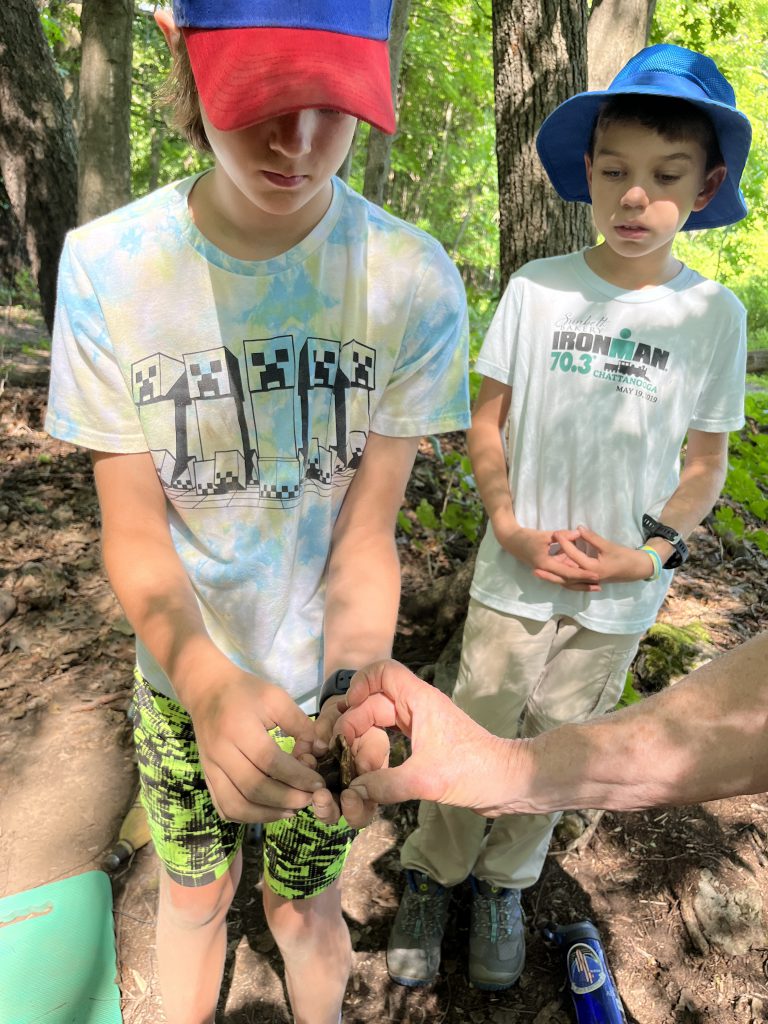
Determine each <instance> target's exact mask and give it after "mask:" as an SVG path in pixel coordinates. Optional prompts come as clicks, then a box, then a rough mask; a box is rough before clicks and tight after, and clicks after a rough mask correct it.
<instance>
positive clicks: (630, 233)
mask: <svg viewBox="0 0 768 1024" xmlns="http://www.w3.org/2000/svg"><path fill="white" fill-rule="evenodd" d="M614 230H615V232H616V234H617V235H619V236H620V237H621V238H645V236H646V235H647V234H648V228H644V227H643V226H642V225H641V224H617V225H616V227H615V228H614Z"/></svg>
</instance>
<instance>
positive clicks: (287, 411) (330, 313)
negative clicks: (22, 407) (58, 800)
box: [46, 178, 469, 707]
mask: <svg viewBox="0 0 768 1024" xmlns="http://www.w3.org/2000/svg"><path fill="white" fill-rule="evenodd" d="M195 180H196V179H195V178H190V179H186V180H184V181H182V182H180V183H176V184H173V185H169V186H167V187H165V188H162V189H160V190H159V191H157V192H154V193H153V194H152V195H150V196H147V197H146V198H144V199H140V200H138V201H136V202H134V203H132V204H130V205H129V206H127V207H125V208H123V209H121V210H117V211H116V212H114V213H112V214H109V215H107V216H106V217H102V218H100V219H99V220H97V221H94V222H92V223H90V224H87V225H85V226H84V227H81V228H78V229H77V230H76V231H73V232H72V233H71V234H70V235H69V236H68V238H67V241H66V244H65V247H64V252H63V254H62V259H61V266H60V270H59V293H58V305H57V311H56V323H55V328H54V341H53V354H52V368H51V390H50V399H49V407H48V415H47V419H46V428H47V429H48V431H49V432H50V433H51V434H53V435H54V436H56V437H59V438H61V439H63V440H66V441H71V442H72V443H74V444H78V445H82V446H83V447H86V448H90V449H93V450H95V451H102V452H123V453H129V452H145V451H149V452H151V454H152V458H153V459H154V463H155V466H156V468H157V473H158V476H159V478H160V481H161V483H162V486H163V488H164V490H165V494H166V497H167V501H168V517H169V522H170V529H171V534H172V537H173V542H174V545H175V547H176V550H177V552H178V554H179V556H180V558H181V560H182V562H183V564H184V567H185V569H186V571H187V573H188V574H189V577H190V580H191V581H192V585H193V587H194V590H195V593H196V595H197V598H198V601H199V603H200V607H201V610H202V614H203V617H204V620H205V623H206V626H207V629H208V631H209V633H210V636H211V637H212V639H213V640H214V642H215V643H216V644H217V645H218V646H219V647H220V648H221V650H223V651H224V653H226V654H227V655H228V656H229V657H230V658H231V659H232V660H233V661H234V662H235V663H237V664H238V665H241V666H242V667H243V668H246V669H249V670H250V671H253V672H256V673H258V674H259V675H260V676H262V677H263V678H266V679H269V680H271V681H272V682H275V683H278V684H280V685H282V686H283V687H284V688H285V689H286V690H287V691H288V692H289V693H290V694H291V695H292V696H293V697H294V698H295V699H296V700H297V701H298V702H299V703H300V704H302V706H305V707H311V706H312V702H313V700H314V696H315V694H316V691H317V688H318V686H319V684H320V682H321V673H322V664H321V662H322V626H323V596H324V594H323V588H324V570H325V565H326V561H327V557H328V551H329V547H330V542H331V532H332V529H333V525H334V522H335V520H336V517H337V515H338V512H339V509H340V507H341V503H342V501H343V498H344V495H345V493H346V490H347V488H348V487H349V484H350V482H351V480H352V478H353V477H354V474H355V470H356V467H357V466H358V464H359V462H360V459H361V457H362V456H363V452H364V450H365V444H366V439H367V437H368V434H369V432H370V431H374V432H375V433H378V434H384V435H388V436H393V437H408V436H418V435H421V434H430V433H437V432H441V431H448V430H457V429H463V428H465V427H466V426H467V425H468V422H469V398H468V387H467V316H466V302H465V297H464V289H463V286H462V283H461V279H460V278H459V275H458V273H457V271H456V269H455V267H454V266H453V264H452V263H451V261H450V260H449V259H448V257H447V255H446V254H445V251H444V250H443V249H442V247H441V246H440V245H439V243H437V242H436V241H435V240H434V239H432V238H430V237H429V236H428V235H427V234H425V233H424V232H423V231H420V230H418V229H417V228H414V227H412V226H410V225H408V224H405V223H403V222H402V221H399V220H397V219H396V218H394V217H392V216H390V215H389V214H387V213H385V212H384V211H382V210H381V209H379V208H378V207H376V206H373V205H372V204H370V203H369V202H367V201H366V200H365V199H364V198H362V197H361V196H359V195H358V194H357V193H355V192H353V191H352V190H351V189H349V188H348V187H347V186H346V185H345V184H343V183H342V182H341V181H339V180H337V179H334V182H333V200H332V202H331V205H330V208H329V210H328V212H327V213H326V215H325V216H324V217H323V219H322V220H321V221H320V223H319V224H318V225H317V226H316V228H315V229H314V230H313V231H312V232H311V233H310V234H309V235H308V236H307V237H306V238H305V239H304V240H303V241H302V242H301V243H300V244H299V245H297V246H295V247H294V248H293V249H290V250H289V251H288V252H286V253H284V254H282V255H281V256H278V257H275V258H274V259H270V260H264V261H260V262H246V261H242V260H237V259H234V258H233V257H231V256H228V255H226V254H225V253H223V252H222V251H221V250H219V249H217V248H216V247H215V246H213V245H212V244H211V243H210V242H209V241H207V239H205V238H204V237H203V236H202V235H201V234H200V232H199V231H198V230H197V228H196V227H195V225H194V223H193V221H192V218H191V215H190V213H189V210H188V204H187V198H188V195H189V192H190V190H191V188H192V185H193V184H194V181H195ZM137 659H138V665H139V668H140V670H141V672H142V673H143V675H144V676H145V677H146V678H147V679H148V681H149V682H150V683H151V684H152V685H153V686H154V687H155V688H157V689H159V690H161V691H162V692H164V693H166V694H169V695H173V691H172V689H171V686H170V682H169V681H168V679H167V678H166V676H165V674H164V673H163V671H162V670H161V668H160V667H159V665H157V663H156V662H155V660H154V659H153V658H152V656H151V655H150V654H149V652H148V651H147V650H146V649H145V648H144V647H143V646H142V644H141V643H140V642H138V643H137Z"/></svg>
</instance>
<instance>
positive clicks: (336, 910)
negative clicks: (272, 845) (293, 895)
mask: <svg viewBox="0 0 768 1024" xmlns="http://www.w3.org/2000/svg"><path fill="white" fill-rule="evenodd" d="M264 913H265V915H266V918H267V924H268V925H269V929H270V931H271V932H272V936H273V938H274V940H275V942H276V943H277V945H278V947H279V949H280V952H281V953H282V954H283V956H286V955H288V956H291V955H308V954H311V953H312V952H313V951H316V950H319V949H321V948H326V949H330V948H331V947H334V950H335V953H334V955H335V956H338V954H339V952H340V951H341V950H343V949H344V948H345V947H347V946H349V931H348V929H347V926H346V924H345V923H344V919H343V917H342V914H341V899H340V895H339V891H338V885H332V886H331V887H330V888H328V889H326V890H325V891H324V892H321V893H319V894H318V895H317V896H313V897H312V898H311V899H304V900H288V899H285V898H284V897H282V896H278V895H277V894H276V893H274V892H272V890H271V889H270V888H269V887H268V886H266V885H265V887H264Z"/></svg>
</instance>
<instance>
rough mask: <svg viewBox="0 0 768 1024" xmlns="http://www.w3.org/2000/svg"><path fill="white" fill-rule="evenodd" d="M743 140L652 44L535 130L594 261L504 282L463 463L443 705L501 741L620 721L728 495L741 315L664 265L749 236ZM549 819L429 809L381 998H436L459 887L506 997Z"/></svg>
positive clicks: (712, 93) (709, 79) (409, 863)
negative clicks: (449, 692) (740, 234)
mask: <svg viewBox="0 0 768 1024" xmlns="http://www.w3.org/2000/svg"><path fill="white" fill-rule="evenodd" d="M750 135H751V131H750V125H749V121H748V120H747V118H746V117H745V116H744V114H742V113H741V112H740V111H738V110H737V109H736V105H735V97H734V94H733V89H732V88H731V86H730V85H729V83H728V82H727V80H726V79H725V78H724V77H723V75H722V74H721V73H720V71H719V70H718V69H717V67H716V66H715V64H714V62H713V61H712V60H711V59H710V58H709V57H705V56H703V55H701V54H698V53H693V52H692V51H690V50H685V49H683V48H681V47H678V46H671V45H666V44H664V45H660V46H652V47H649V48H647V49H645V50H643V51H641V52H640V53H638V54H636V55H635V56H634V57H633V58H632V60H631V61H630V62H629V63H628V64H627V66H626V67H625V68H623V69H622V71H621V72H620V73H619V75H618V76H617V77H616V79H615V80H614V81H613V82H612V83H611V85H610V87H609V88H608V89H607V90H605V91H604V92H587V93H581V94H579V95H577V96H574V97H572V98H571V99H569V100H567V101H566V102H565V103H563V104H561V106H559V107H558V108H557V109H556V110H555V111H554V112H553V113H552V114H551V115H550V116H549V118H547V120H546V121H545V122H544V124H543V125H542V127H541V130H540V132H539V135H538V139H537V144H538V149H539V154H540V156H541V159H542V162H543V164H544V166H545V168H546V170H547V172H548V174H549V176H550V179H551V181H552V183H553V185H554V186H555V188H556V189H557V191H558V192H559V194H560V195H561V196H562V197H563V198H564V199H568V200H571V201H581V202H591V203H592V208H593V214H594V220H595V225H596V227H597V229H598V231H599V232H600V234H601V235H602V236H603V240H602V241H601V242H600V244H599V245H597V246H594V247H591V248H587V249H584V250H582V251H580V252H575V253H570V254H569V255H566V256H557V257H554V258H551V259H545V260H536V261H534V262H532V263H529V264H528V265H527V266H525V267H522V268H521V269H520V270H519V271H518V272H517V273H516V274H515V275H513V277H512V279H511V280H510V283H509V286H508V288H507V290H506V292H505V294H504V296H503V297H502V299H501V302H500V304H499V308H498V310H497V311H496V314H495V317H494V320H493V322H492V324H491V326H490V329H489V331H488V334H487V337H486V339H485V341H484V343H483V347H482V349H481V352H480V355H479V357H478V360H477V364H476V368H477V370H478V371H479V372H480V373H481V374H482V375H483V381H482V384H481V387H480V393H479V396H478V399H477V402H476V405H475V409H474V413H473V417H472V428H471V430H470V431H469V434H468V446H469V452H470V456H471V458H472V464H473V467H474V471H475V476H476V479H477V484H478V488H479V490H480V493H481V495H482V497H483V501H484V503H485V507H486V509H487V511H488V518H489V526H488V530H487V531H486V534H485V536H484V538H483V541H482V543H481V545H480V549H479V552H478V557H477V564H476V567H475V573H474V578H473V581H472V586H471V591H470V593H471V601H470V606H469V613H468V616H467V622H466V626H465V629H464V638H463V646H462V654H461V662H460V667H459V673H458V679H457V682H456V688H455V690H454V694H453V697H454V701H455V702H456V704H457V705H458V706H459V707H460V708H462V710H463V711H465V712H466V713H467V714H468V715H470V716H471V717H472V718H473V719H474V720H475V721H476V722H478V723H480V725H482V726H484V727H485V728H486V729H488V730H489V731H491V732H493V733H495V734H497V735H500V736H503V737H505V738H509V739H511V738H514V737H516V736H524V737H532V736H535V735H537V734H538V733H541V732H544V731H545V730H548V729H551V728H553V727H555V726H557V725H560V724H563V723H566V722H579V721H583V720H585V719H588V718H591V717H594V716H596V715H599V714H602V713H603V712H605V711H608V710H610V709H611V708H613V707H614V706H615V705H616V703H617V701H618V700H619V698H620V696H621V693H622V689H623V686H624V681H625V679H626V672H627V669H628V667H629V665H630V663H631V661H632V658H633V656H634V653H635V651H636V649H637V645H638V642H639V640H640V638H641V636H642V634H643V632H644V630H646V629H647V628H648V627H649V626H650V625H652V624H653V622H654V621H655V618H656V615H657V613H658V610H659V608H660V606H661V603H662V601H663V600H664V596H665V594H666V592H667V590H668V588H669V585H670V583H671V580H672V570H673V569H674V568H675V566H678V565H680V564H681V562H683V561H684V560H685V558H687V555H688V550H687V547H686V545H685V537H686V536H687V535H688V534H689V533H690V532H691V530H693V529H694V527H695V526H696V525H697V524H698V523H700V522H701V520H702V519H703V518H704V516H705V515H706V514H707V513H708V512H709V510H710V508H711V507H712V505H713V504H714V502H715V500H716V498H717V496H718V494H719V493H720V489H721V487H722V484H723V480H724V477H725V472H726V468H727V450H728V432H729V431H731V430H736V429H738V428H739V427H740V426H741V425H742V424H743V421H744V373H745V357H746V338H745V315H744V309H743V307H742V305H741V303H740V302H739V301H738V299H737V298H736V297H735V296H734V295H733V294H732V293H731V292H729V291H728V290H727V289H726V288H723V287H722V286H721V285H718V284H715V283H714V282H712V281H708V280H706V279H705V278H703V277H701V276H700V275H699V274H697V273H695V272H694V271H693V270H690V269H689V268H688V267H685V266H684V265H683V264H682V263H681V262H680V261H679V260H678V259H676V258H675V256H674V255H673V253H672V246H673V242H674V239H675V236H676V234H677V232H678V231H680V230H694V229H698V228H704V227H716V226H718V225H723V224H730V223H733V222H734V221H737V220H739V219H741V218H742V217H743V216H744V215H745V214H746V207H745V205H744V201H743V198H742V196H741V193H740V191H739V180H740V178H741V173H742V171H743V168H744V164H745V161H746V158H747V153H748V151H749V144H750ZM505 433H506V434H507V438H508V440H507V441H506V442H505V439H504V438H505ZM684 442H685V443H686V454H685V464H684V467H683V469H682V471H681V469H680V451H681V447H682V445H683V443H684ZM584 524H586V525H584ZM557 817H558V816H557V815H556V814H527V815H504V816H502V817H499V818H497V819H495V820H494V821H493V823H492V825H491V827H490V828H489V829H487V830H486V822H485V820H484V819H483V818H482V817H479V816H478V815H475V814H473V813H472V812H471V811H466V810H459V809H457V808H452V807H442V806H438V805H437V804H433V803H426V802H424V803H422V805H421V808H420V811H419V827H418V828H417V829H416V831H415V832H414V833H412V834H411V835H410V836H409V837H408V839H407V840H406V842H405V844H404V846H403V850H402V863H403V867H404V868H405V869H406V888H405V893H404V896H403V899H402V902H401V904H400V909H399V911H398V914H397V918H396V921H395V926H394V928H393V930H392V933H391V936H390V941H389V949H388V954H387V963H388V967H389V972H390V974H391V976H392V977H393V978H394V979H395V980H396V981H398V982H400V983H401V984H404V985H424V984H427V983H429V982H430V981H432V980H433V979H434V977H435V975H436V973H437V970H438V965H439V962H440V945H441V941H442V935H443V929H444V927H445V922H446V917H447V908H448V902H449V899H450V889H451V887H452V886H454V885H456V884H458V883H460V882H463V881H464V880H465V879H467V878H469V879H470V885H471V890H472V910H471V921H470V930H469V978H470V981H471V982H472V983H473V984H474V985H475V986H476V987H478V988H481V989H487V990H490V991H493V990H499V989H505V988H509V986H511V985H513V984H514V983H515V982H516V981H517V979H518V978H519V976H520V974H521V972H522V970H523V965H524V960H525V933H524V927H523V920H522V914H521V908H520V890H521V889H523V888H526V887H528V886H531V885H533V884H534V883H535V882H536V881H537V879H538V877H539V874H540V872H541V869H542V866H543V864H544V858H545V857H546V854H547V849H548V846H549V840H550V837H551V834H552V829H553V828H554V825H555V822H556V821H557Z"/></svg>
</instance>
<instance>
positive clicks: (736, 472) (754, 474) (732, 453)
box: [714, 391, 768, 555]
mask: <svg viewBox="0 0 768 1024" xmlns="http://www.w3.org/2000/svg"><path fill="white" fill-rule="evenodd" d="M745 412H746V417H747V423H746V426H745V427H744V428H743V429H742V430H740V431H738V432H734V433H732V434H731V436H730V445H729V457H728V475H727V476H726V479H725V486H724V488H723V496H724V499H725V501H721V502H720V505H719V506H718V508H717V510H716V511H715V515H714V529H715V532H716V533H717V534H718V535H719V536H721V537H723V538H724V539H725V540H730V541H746V542H749V543H752V544H754V545H755V546H756V547H757V548H758V549H759V550H760V551H761V552H762V553H763V554H764V555H768V529H767V528H768V393H766V392H764V391H763V392H752V393H748V394H747V397H746V402H745ZM733 504H735V505H736V506H737V508H733V507H732V506H733Z"/></svg>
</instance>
